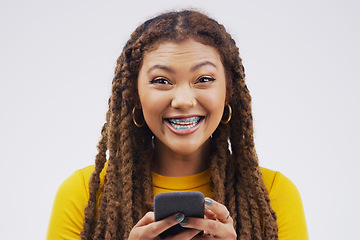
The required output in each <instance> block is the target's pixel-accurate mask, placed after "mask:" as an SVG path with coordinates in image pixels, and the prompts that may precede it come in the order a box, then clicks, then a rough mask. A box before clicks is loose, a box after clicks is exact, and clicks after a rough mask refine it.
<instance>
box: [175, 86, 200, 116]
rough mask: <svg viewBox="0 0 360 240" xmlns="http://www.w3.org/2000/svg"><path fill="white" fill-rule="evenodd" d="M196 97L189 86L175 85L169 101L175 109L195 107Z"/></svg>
mask: <svg viewBox="0 0 360 240" xmlns="http://www.w3.org/2000/svg"><path fill="white" fill-rule="evenodd" d="M195 105H196V98H195V95H194V93H193V91H192V90H191V88H190V87H186V86H182V87H177V89H175V91H174V96H173V99H172V101H171V106H172V107H173V108H176V109H182V110H185V109H187V108H191V107H195Z"/></svg>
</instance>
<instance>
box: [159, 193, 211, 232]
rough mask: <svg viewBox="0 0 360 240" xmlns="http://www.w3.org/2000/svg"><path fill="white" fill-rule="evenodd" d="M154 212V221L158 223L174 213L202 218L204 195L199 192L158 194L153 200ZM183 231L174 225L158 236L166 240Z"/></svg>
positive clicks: (178, 225)
mask: <svg viewBox="0 0 360 240" xmlns="http://www.w3.org/2000/svg"><path fill="white" fill-rule="evenodd" d="M154 212H155V221H160V220H162V219H164V218H166V217H169V216H171V215H173V214H176V213H182V214H184V215H185V217H197V218H204V195H203V194H202V193H201V192H169V193H159V194H157V195H156V196H155V198H154ZM185 229H186V228H183V227H182V226H181V225H180V224H176V225H175V226H173V227H171V228H169V229H167V230H165V231H164V232H163V233H161V234H160V235H159V236H160V237H161V238H166V237H168V236H172V235H176V234H178V233H180V232H182V231H184V230H185Z"/></svg>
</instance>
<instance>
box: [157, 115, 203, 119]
mask: <svg viewBox="0 0 360 240" xmlns="http://www.w3.org/2000/svg"><path fill="white" fill-rule="evenodd" d="M191 117H204V115H200V114H189V115H175V116H168V117H164V119H169V118H173V119H180V118H191Z"/></svg>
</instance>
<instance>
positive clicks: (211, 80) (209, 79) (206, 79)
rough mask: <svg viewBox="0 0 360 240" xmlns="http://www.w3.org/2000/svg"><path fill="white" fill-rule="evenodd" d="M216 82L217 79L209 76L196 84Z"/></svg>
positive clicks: (200, 79)
mask: <svg viewBox="0 0 360 240" xmlns="http://www.w3.org/2000/svg"><path fill="white" fill-rule="evenodd" d="M213 81H215V78H212V77H209V76H204V77H200V78H199V79H198V80H197V81H196V83H206V82H213Z"/></svg>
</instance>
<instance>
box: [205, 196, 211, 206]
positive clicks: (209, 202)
mask: <svg viewBox="0 0 360 240" xmlns="http://www.w3.org/2000/svg"><path fill="white" fill-rule="evenodd" d="M212 203H213V202H212V201H211V200H210V199H208V198H205V204H206V205H208V206H210V205H211V204H212Z"/></svg>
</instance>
